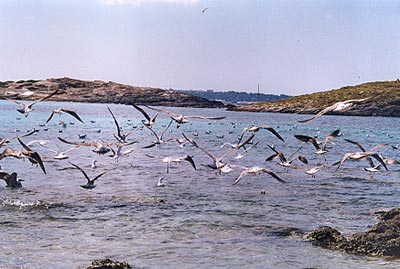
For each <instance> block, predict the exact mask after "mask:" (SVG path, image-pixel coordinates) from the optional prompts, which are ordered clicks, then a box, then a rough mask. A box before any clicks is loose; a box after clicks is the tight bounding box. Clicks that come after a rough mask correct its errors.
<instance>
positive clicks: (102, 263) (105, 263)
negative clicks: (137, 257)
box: [87, 259, 132, 269]
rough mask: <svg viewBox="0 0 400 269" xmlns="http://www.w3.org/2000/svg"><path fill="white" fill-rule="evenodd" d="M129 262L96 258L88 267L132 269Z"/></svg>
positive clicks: (93, 268) (92, 268)
mask: <svg viewBox="0 0 400 269" xmlns="http://www.w3.org/2000/svg"><path fill="white" fill-rule="evenodd" d="M131 268H132V267H131V266H130V265H129V263H127V262H119V261H112V260H110V259H103V260H95V261H93V262H92V265H91V266H89V267H88V268H87V269H131Z"/></svg>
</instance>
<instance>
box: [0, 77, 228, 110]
mask: <svg viewBox="0 0 400 269" xmlns="http://www.w3.org/2000/svg"><path fill="white" fill-rule="evenodd" d="M54 89H60V93H59V94H57V95H56V96H54V97H52V98H51V100H52V101H72V102H88V103H117V104H132V103H134V104H138V105H152V106H178V107H206V108H221V107H225V105H224V104H223V103H222V102H218V101H210V100H208V99H205V98H201V97H197V96H193V95H190V94H186V93H182V92H178V91H174V90H164V89H159V88H149V87H135V86H130V85H124V84H120V83H116V82H112V81H109V82H104V81H100V80H94V81H84V80H78V79H71V78H50V79H46V80H19V81H4V82H0V99H6V98H8V99H15V100H37V99H39V98H42V97H44V96H46V95H47V94H49V93H50V92H52V91H53V90H54Z"/></svg>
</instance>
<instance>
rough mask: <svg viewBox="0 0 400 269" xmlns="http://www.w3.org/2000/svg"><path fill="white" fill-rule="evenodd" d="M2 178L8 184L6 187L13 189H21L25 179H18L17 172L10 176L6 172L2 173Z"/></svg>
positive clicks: (0, 174)
mask: <svg viewBox="0 0 400 269" xmlns="http://www.w3.org/2000/svg"><path fill="white" fill-rule="evenodd" d="M0 178H1V179H3V180H4V181H5V182H6V184H7V185H6V187H9V188H11V189H17V188H21V187H22V184H21V181H24V180H23V179H20V178H18V179H17V173H15V172H13V173H11V175H9V174H7V173H6V172H3V171H0Z"/></svg>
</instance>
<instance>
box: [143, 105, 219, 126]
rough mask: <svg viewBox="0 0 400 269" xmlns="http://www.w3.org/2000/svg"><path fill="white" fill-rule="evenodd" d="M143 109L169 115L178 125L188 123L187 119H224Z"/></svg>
mask: <svg viewBox="0 0 400 269" xmlns="http://www.w3.org/2000/svg"><path fill="white" fill-rule="evenodd" d="M145 107H147V108H149V109H152V110H155V111H157V112H160V113H164V114H167V115H169V116H170V118H171V119H172V120H174V121H175V122H176V123H178V124H184V123H188V122H189V120H188V119H203V120H222V119H225V118H226V117H204V116H186V115H182V114H178V113H175V112H171V111H167V110H165V109H157V108H152V107H149V106H145Z"/></svg>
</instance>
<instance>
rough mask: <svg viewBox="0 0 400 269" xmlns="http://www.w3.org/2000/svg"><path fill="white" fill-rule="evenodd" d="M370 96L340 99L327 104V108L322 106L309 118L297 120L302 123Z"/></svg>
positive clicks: (340, 109)
mask: <svg viewBox="0 0 400 269" xmlns="http://www.w3.org/2000/svg"><path fill="white" fill-rule="evenodd" d="M370 98H371V97H368V98H362V99H350V100H346V101H342V102H337V103H334V104H333V105H331V106H328V107H327V108H324V109H323V110H321V111H320V112H318V113H317V114H315V115H314V116H312V117H311V118H307V119H304V120H298V122H302V123H303V122H308V121H311V120H313V119H315V118H318V117H320V116H322V115H323V114H325V113H328V112H331V111H343V110H345V109H349V108H350V107H351V106H353V104H356V103H361V102H364V101H365V100H368V99H370Z"/></svg>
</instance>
